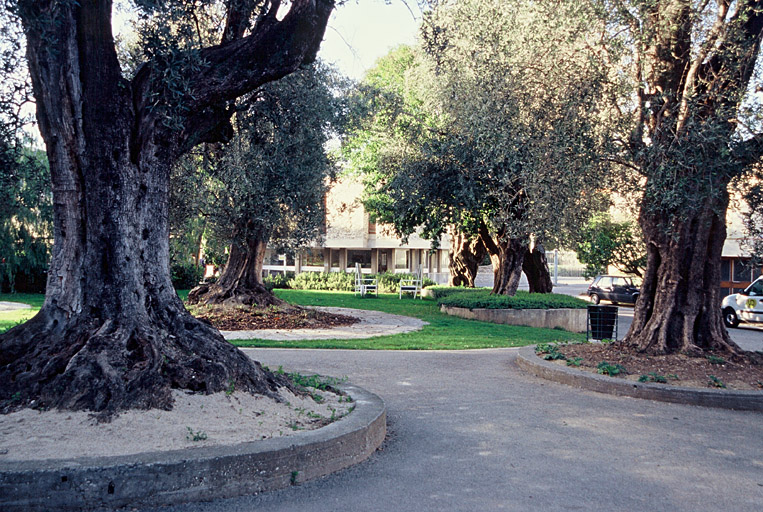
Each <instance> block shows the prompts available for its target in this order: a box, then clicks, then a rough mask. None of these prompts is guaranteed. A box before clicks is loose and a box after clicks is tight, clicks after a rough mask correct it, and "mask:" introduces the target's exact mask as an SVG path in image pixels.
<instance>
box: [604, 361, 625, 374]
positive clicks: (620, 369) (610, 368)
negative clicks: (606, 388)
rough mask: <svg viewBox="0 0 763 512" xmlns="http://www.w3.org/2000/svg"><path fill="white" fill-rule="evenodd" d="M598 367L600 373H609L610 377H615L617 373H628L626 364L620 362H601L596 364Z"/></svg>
mask: <svg viewBox="0 0 763 512" xmlns="http://www.w3.org/2000/svg"><path fill="white" fill-rule="evenodd" d="M596 369H597V371H598V373H600V374H601V375H609V376H610V377H614V376H615V375H620V374H621V373H622V374H626V373H628V372H627V371H625V367H624V366H622V365H620V364H610V363H608V362H606V361H602V362H600V363H599V364H598V365H597V366H596Z"/></svg>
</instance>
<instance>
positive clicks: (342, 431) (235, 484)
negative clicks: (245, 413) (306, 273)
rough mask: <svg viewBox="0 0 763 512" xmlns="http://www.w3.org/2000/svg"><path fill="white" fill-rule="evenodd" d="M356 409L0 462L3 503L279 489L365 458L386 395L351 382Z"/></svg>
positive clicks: (81, 505)
mask: <svg viewBox="0 0 763 512" xmlns="http://www.w3.org/2000/svg"><path fill="white" fill-rule="evenodd" d="M337 387H338V388H339V389H341V390H342V391H344V392H345V393H347V394H348V395H350V396H351V397H352V399H353V401H354V403H355V409H354V411H353V412H352V413H351V414H349V415H347V416H346V417H344V418H342V419H340V420H338V421H335V422H334V423H331V424H329V425H327V426H325V427H323V428H320V429H317V430H311V431H307V432H302V433H300V434H298V435H295V436H288V437H280V438H274V439H266V440H262V441H253V442H247V443H240V444H237V445H228V446H217V447H206V448H190V449H184V450H175V451H168V452H152V453H142V454H138V455H127V456H118V457H97V458H84V457H83V458H77V459H65V460H46V461H20V462H14V461H11V462H2V463H0V509H2V510H3V511H22V510H23V511H43V510H45V511H48V510H83V509H94V508H102V507H103V508H118V507H124V506H135V507H145V506H163V505H174V504H180V503H188V502H195V501H208V500H213V499H218V498H230V497H234V496H241V495H247V494H257V493H260V492H264V491H271V490H275V489H282V488H284V487H288V486H290V485H295V484H298V483H302V482H305V481H307V480H312V479H315V478H318V477H321V476H324V475H327V474H329V473H333V472H335V471H339V470H340V469H344V468H346V467H348V466H351V465H353V464H357V463H359V462H362V461H363V460H365V459H367V458H368V457H369V456H370V455H371V454H372V453H373V452H374V451H376V450H377V449H378V447H379V446H380V445H381V443H382V441H383V440H384V437H385V435H386V429H387V426H386V407H385V405H384V401H383V400H382V399H381V398H380V397H378V396H377V395H374V394H373V393H370V392H368V391H366V390H364V389H362V388H359V387H357V386H353V385H350V384H342V385H338V386H337Z"/></svg>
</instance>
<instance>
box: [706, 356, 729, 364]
mask: <svg viewBox="0 0 763 512" xmlns="http://www.w3.org/2000/svg"><path fill="white" fill-rule="evenodd" d="M707 360H708V361H709V362H710V364H726V360H725V359H724V358H722V357H718V356H714V355H712V354H710V355H709V356H707Z"/></svg>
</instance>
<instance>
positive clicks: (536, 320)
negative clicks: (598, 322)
mask: <svg viewBox="0 0 763 512" xmlns="http://www.w3.org/2000/svg"><path fill="white" fill-rule="evenodd" d="M440 311H442V312H443V313H445V314H448V315H452V316H457V317H460V318H466V319H468V320H480V321H482V322H491V323H494V324H507V325H523V326H526V327H539V328H545V329H555V328H559V329H564V330H565V331H571V332H586V329H587V316H586V315H587V311H586V310H585V309H572V308H566V309H487V308H474V309H470V308H460V307H456V306H446V305H445V304H443V305H442V306H440Z"/></svg>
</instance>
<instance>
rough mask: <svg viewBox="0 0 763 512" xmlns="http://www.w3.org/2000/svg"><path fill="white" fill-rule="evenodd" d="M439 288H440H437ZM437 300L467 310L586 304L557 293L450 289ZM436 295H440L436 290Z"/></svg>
mask: <svg viewBox="0 0 763 512" xmlns="http://www.w3.org/2000/svg"><path fill="white" fill-rule="evenodd" d="M438 288H441V287H438ZM452 289H453V290H454V291H453V292H450V293H446V294H445V296H441V298H439V299H438V300H437V303H438V304H439V305H445V306H452V307H457V308H468V309H564V308H567V309H585V308H586V307H587V306H588V303H587V302H586V301H584V300H581V299H578V298H577V297H571V296H569V295H561V294H559V293H529V292H526V291H524V290H519V291H517V294H516V295H515V296H513V297H509V296H507V295H491V294H490V290H488V289H486V288H476V289H475V288H472V289H469V288H452ZM438 293H441V292H440V291H439V290H438Z"/></svg>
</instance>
